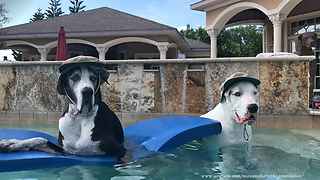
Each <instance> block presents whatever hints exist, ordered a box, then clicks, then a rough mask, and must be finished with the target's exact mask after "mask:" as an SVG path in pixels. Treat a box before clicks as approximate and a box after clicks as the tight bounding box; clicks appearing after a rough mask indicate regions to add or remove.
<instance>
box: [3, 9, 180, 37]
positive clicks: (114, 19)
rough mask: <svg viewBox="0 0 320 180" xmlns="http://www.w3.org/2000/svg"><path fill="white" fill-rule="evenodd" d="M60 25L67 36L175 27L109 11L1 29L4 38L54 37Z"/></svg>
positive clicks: (171, 28) (81, 13) (87, 12)
mask: <svg viewBox="0 0 320 180" xmlns="http://www.w3.org/2000/svg"><path fill="white" fill-rule="evenodd" d="M61 26H63V27H64V29H65V31H66V32H67V33H68V34H69V35H70V34H77V33H93V32H94V33H98V34H99V32H103V33H107V32H109V33H111V32H120V31H127V32H128V31H150V30H157V31H168V30H169V31H174V30H175V28H173V27H170V26H167V25H163V24H160V23H157V22H154V21H151V20H148V19H144V18H141V17H138V16H134V15H131V14H127V13H124V12H121V11H117V10H114V9H111V8H107V7H102V8H98V9H93V10H88V11H83V12H79V13H74V14H69V15H63V16H59V17H56V18H51V19H44V20H41V21H35V22H31V23H26V24H21V25H17V26H12V27H7V28H3V29H1V30H0V31H1V32H2V34H3V35H6V36H7V35H22V34H24V35H29V36H31V35H36V34H42V35H44V34H47V35H49V34H54V35H55V36H57V32H58V31H59V28H60V27H61Z"/></svg>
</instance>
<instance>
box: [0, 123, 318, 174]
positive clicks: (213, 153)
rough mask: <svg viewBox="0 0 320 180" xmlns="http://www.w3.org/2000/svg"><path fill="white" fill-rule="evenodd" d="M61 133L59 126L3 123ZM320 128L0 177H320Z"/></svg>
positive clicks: (262, 132) (264, 132)
mask: <svg viewBox="0 0 320 180" xmlns="http://www.w3.org/2000/svg"><path fill="white" fill-rule="evenodd" d="M1 127H2V128H16V129H18V128H19V129H25V128H27V129H29V130H36V131H41V132H46V133H48V134H51V135H53V136H57V128H58V125H36V126H35V125H33V126H32V127H31V126H29V127H24V125H19V126H13V125H8V124H6V125H3V126H1ZM319 169H320V131H316V130H290V129H261V128H257V129H256V128H254V129H253V141H252V143H251V145H250V144H248V143H243V144H232V145H227V146H222V147H217V146H216V145H215V143H213V142H210V141H208V140H207V141H206V140H195V141H192V142H189V143H187V144H185V145H183V146H181V147H179V148H177V149H173V150H170V151H167V152H165V153H162V154H159V155H156V156H153V157H150V158H145V159H140V160H135V161H133V162H131V161H126V163H123V164H119V165H115V166H113V167H104V166H96V167H88V166H79V165H78V166H72V167H60V168H46V169H37V170H30V171H18V172H5V173H0V179H6V180H10V179H27V180H34V179H46V180H47V179H48V180H51V179H52V180H53V179H61V180H62V179H65V180H73V179H74V180H79V179H89V180H95V179H112V180H119V179H130V180H131V179H133V180H135V179H186V180H187V179H240V178H241V179H268V180H269V179H277V178H278V179H280V178H281V179H305V180H309V179H318V178H319V177H320V171H319Z"/></svg>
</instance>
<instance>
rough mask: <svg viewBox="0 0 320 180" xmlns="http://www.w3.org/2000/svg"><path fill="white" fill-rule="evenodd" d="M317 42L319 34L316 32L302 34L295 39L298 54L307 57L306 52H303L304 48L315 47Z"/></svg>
mask: <svg viewBox="0 0 320 180" xmlns="http://www.w3.org/2000/svg"><path fill="white" fill-rule="evenodd" d="M316 41H317V34H316V33H314V32H306V33H303V34H300V35H299V36H298V37H297V38H296V39H295V44H296V52H299V53H300V55H307V54H304V53H305V52H302V51H303V49H304V48H303V47H305V48H311V47H315V46H316ZM310 55H312V54H310Z"/></svg>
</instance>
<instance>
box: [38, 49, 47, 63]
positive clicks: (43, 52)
mask: <svg viewBox="0 0 320 180" xmlns="http://www.w3.org/2000/svg"><path fill="white" fill-rule="evenodd" d="M37 49H38V52H39V53H40V56H41V59H40V61H47V56H48V53H49V52H50V49H47V48H37Z"/></svg>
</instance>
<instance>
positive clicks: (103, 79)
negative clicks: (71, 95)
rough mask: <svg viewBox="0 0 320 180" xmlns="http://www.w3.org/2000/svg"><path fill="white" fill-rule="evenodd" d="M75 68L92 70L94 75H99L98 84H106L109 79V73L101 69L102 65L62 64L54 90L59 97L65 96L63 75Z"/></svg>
mask: <svg viewBox="0 0 320 180" xmlns="http://www.w3.org/2000/svg"><path fill="white" fill-rule="evenodd" d="M77 66H88V67H90V68H91V69H93V70H94V71H95V72H96V73H99V74H100V84H99V86H100V85H101V84H103V83H105V82H107V80H108V78H109V72H108V71H107V70H106V69H104V68H103V66H104V64H103V63H100V62H75V63H67V64H62V65H61V66H60V67H59V72H60V75H59V78H58V82H57V87H56V90H57V92H58V93H59V94H61V95H66V92H65V90H64V86H63V79H64V78H65V75H66V74H67V72H68V71H69V70H70V69H72V68H74V67H77Z"/></svg>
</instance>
